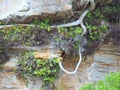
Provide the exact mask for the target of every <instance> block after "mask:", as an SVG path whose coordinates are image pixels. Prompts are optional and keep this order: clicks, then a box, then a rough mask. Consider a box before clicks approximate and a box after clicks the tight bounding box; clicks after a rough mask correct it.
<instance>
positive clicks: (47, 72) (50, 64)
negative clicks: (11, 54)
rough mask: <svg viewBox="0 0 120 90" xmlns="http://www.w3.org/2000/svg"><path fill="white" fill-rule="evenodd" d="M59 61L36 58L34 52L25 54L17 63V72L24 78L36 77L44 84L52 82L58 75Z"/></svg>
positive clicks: (56, 59)
mask: <svg viewBox="0 0 120 90" xmlns="http://www.w3.org/2000/svg"><path fill="white" fill-rule="evenodd" d="M58 63H59V59H58V58H56V57H55V58H51V59H42V58H36V57H35V53H34V52H26V53H24V55H23V56H22V57H21V60H20V61H19V67H18V72H19V73H20V74H21V75H22V76H23V77H25V78H27V77H32V78H34V77H38V78H41V79H42V80H43V81H45V82H53V81H54V80H55V78H56V77H57V75H58V73H59V65H58Z"/></svg>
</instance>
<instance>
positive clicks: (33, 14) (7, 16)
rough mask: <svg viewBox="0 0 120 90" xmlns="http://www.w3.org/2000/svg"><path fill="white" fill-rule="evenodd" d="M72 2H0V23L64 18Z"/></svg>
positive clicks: (69, 12) (33, 0) (66, 0)
mask: <svg viewBox="0 0 120 90" xmlns="http://www.w3.org/2000/svg"><path fill="white" fill-rule="evenodd" d="M71 11H72V0H0V21H3V22H10V21H12V22H23V21H24V22H25V21H28V22H29V21H30V20H32V19H35V18H45V17H47V18H54V19H55V18H58V17H60V18H64V17H65V18H66V17H68V16H69V15H70V14H71Z"/></svg>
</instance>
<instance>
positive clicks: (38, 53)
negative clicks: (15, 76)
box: [35, 52, 51, 59]
mask: <svg viewBox="0 0 120 90" xmlns="http://www.w3.org/2000/svg"><path fill="white" fill-rule="evenodd" d="M50 56H51V54H50V53H40V52H35V58H42V59H49V58H50Z"/></svg>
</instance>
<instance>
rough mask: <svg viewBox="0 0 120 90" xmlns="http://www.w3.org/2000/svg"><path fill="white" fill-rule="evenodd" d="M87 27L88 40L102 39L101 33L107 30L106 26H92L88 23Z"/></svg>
mask: <svg viewBox="0 0 120 90" xmlns="http://www.w3.org/2000/svg"><path fill="white" fill-rule="evenodd" d="M87 29H88V31H89V33H88V40H89V41H98V40H101V39H103V34H105V33H106V32H107V30H108V28H107V26H105V25H102V26H92V25H88V26H87Z"/></svg>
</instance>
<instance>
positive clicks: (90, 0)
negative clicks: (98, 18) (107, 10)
mask: <svg viewBox="0 0 120 90" xmlns="http://www.w3.org/2000/svg"><path fill="white" fill-rule="evenodd" d="M89 2H90V4H91V6H90V7H89V8H88V9H86V10H85V11H84V12H83V13H82V15H81V16H80V18H79V19H78V20H76V21H74V22H71V23H67V24H62V25H55V26H51V27H52V28H54V27H57V28H59V27H70V26H77V25H79V24H80V23H81V22H82V21H83V19H84V17H85V15H86V14H87V13H88V12H90V11H91V10H93V9H94V8H95V3H94V0H89Z"/></svg>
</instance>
